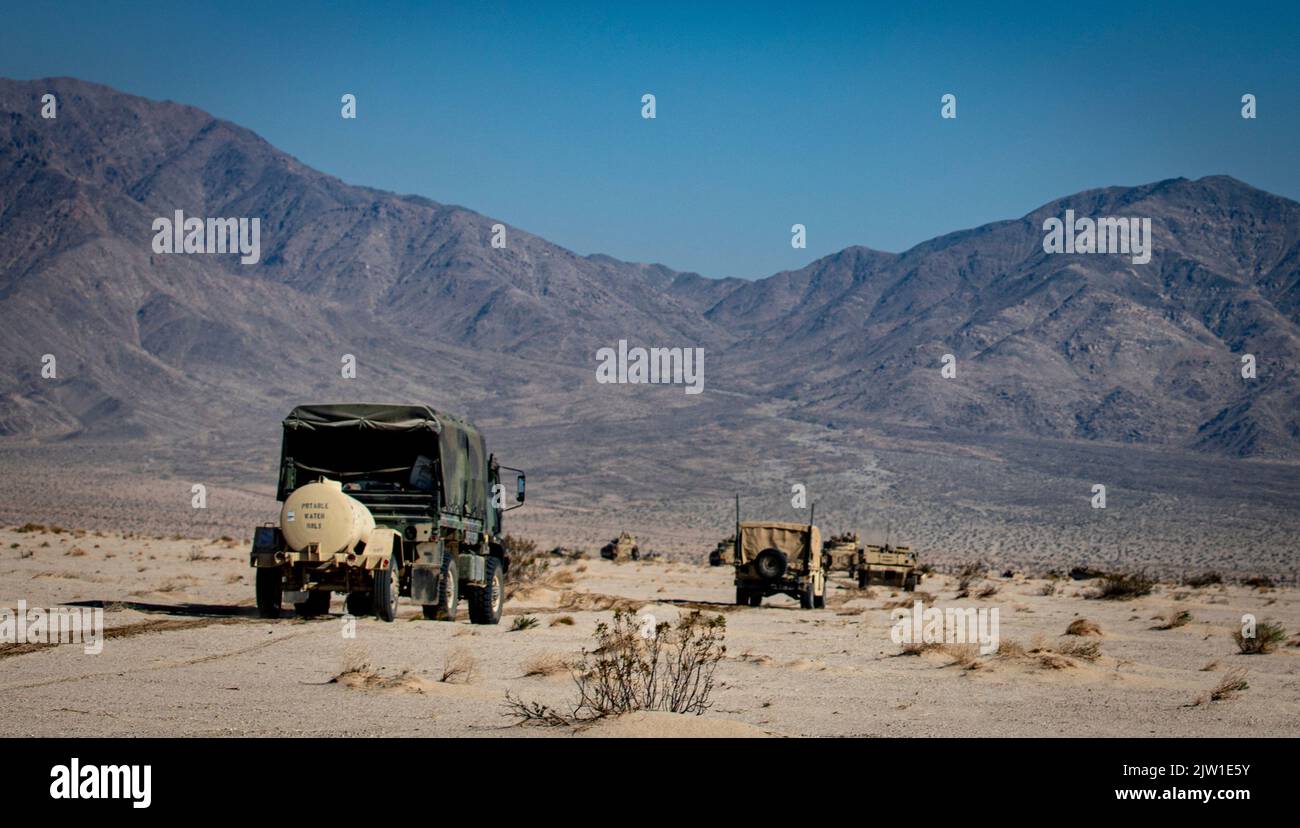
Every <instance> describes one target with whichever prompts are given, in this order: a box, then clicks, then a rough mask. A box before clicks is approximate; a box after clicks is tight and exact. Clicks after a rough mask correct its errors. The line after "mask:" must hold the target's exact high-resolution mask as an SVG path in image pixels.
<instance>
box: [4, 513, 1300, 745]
mask: <svg viewBox="0 0 1300 828" xmlns="http://www.w3.org/2000/svg"><path fill="white" fill-rule="evenodd" d="M250 575H251V570H250V569H249V568H248V562H247V555H246V552H245V549H244V546H243V543H242V541H233V540H232V541H225V542H223V541H220V540H214V541H194V540H185V539H163V538H150V537H128V536H123V535H121V534H107V533H97V532H89V533H87V532H84V531H80V530H79V531H78V532H76V533H73V532H67V531H62V532H59V533H54V532H51V531H49V530H45V531H39V530H38V531H29V532H18V531H15V530H14V529H4V530H0V606H3V607H10V608H12V607H15V606H17V602H18V601H19V600H23V601H26V602H27V604H28V606H30V607H48V606H54V605H58V604H61V603H65V602H77V601H83V602H84V601H94V602H104V605H105V607H106V612H105V623H106V626H107V627H108V629H109V634H108V638H107V640H106V641H105V642H104V649H103V652H102V653H100V654H99V655H88V654H85V653H84V652H83V651H82V648H81V647H80V646H77V645H61V646H58V647H22V646H13V645H0V690H2V691H3V692H4V698H5V704H4V705H3V708H0V736H29V735H39V736H62V735H70V736H180V735H190V736H213V735H216V736H220V735H259V736H261V735H267V736H294V735H311V736H324V735H363V736H404V735H411V736H447V735H451V736H461V735H478V736H530V737H533V736H561V735H563V736H569V735H579V736H721V737H742V736H767V735H776V736H1011V735H1030V736H1056V735H1066V736H1131V735H1146V734H1150V735H1168V736H1238V735H1264V736H1283V735H1285V736H1297V735H1300V647H1298V646H1295V645H1296V644H1297V643H1300V639H1297V638H1296V636H1295V633H1296V631H1297V630H1300V599H1298V598H1297V594H1296V592H1295V591H1294V590H1292V589H1289V588H1283V589H1252V588H1249V587H1245V586H1239V585H1231V586H1213V587H1208V588H1204V589H1190V588H1186V587H1179V586H1174V585H1169V584H1165V585H1161V586H1159V587H1157V589H1156V591H1155V593H1154V594H1152V595H1150V596H1147V597H1143V598H1138V599H1135V600H1130V601H1102V600H1095V599H1091V598H1089V597H1087V596H1088V595H1089V594H1090V593H1091V592H1092V591H1093V589H1094V588H1095V585H1094V583H1093V582H1088V581H1063V582H1059V589H1058V590H1057V592H1056V594H1053V595H1045V594H1043V592H1044V587H1045V585H1046V584H1047V583H1048V582H1047V581H1045V580H1039V579H1027V578H1024V577H1022V576H1013V577H1009V578H1008V577H998V576H989V577H987V578H985V579H984V581H983V582H982V583H981V584H980V587H981V588H983V587H991V586H995V587H997V591H996V593H995V594H992V595H989V596H988V597H986V598H982V599H980V598H962V599H957V598H955V594H956V589H957V585H956V581H955V579H954V578H951V577H948V576H935V577H933V578H931V579H930V580H928V581H927V582H926V583H924V584H923V585H922V587H921V590H922V593H919V594H920V595H921V597H922V598H927V597H928V598H931V599H933V600H934V601H935V602H936V603H937V605H938V606H941V607H943V606H963V607H965V606H975V607H989V608H991V607H997V608H998V609H999V612H1000V621H1001V640H1002V645H1003V646H1002V653H1001V654H999V655H988V656H983V657H978V658H974V659H970V658H965V657H964V654H963V653H961V652H958V651H954V650H941V649H936V650H931V651H928V652H925V653H923V654H920V655H908V654H902V648H900V646H899V645H897V644H895V643H894V642H893V641H891V640H890V635H889V632H890V626H891V621H890V612H889V605H890V604H891V603H895V602H899V601H906V602H909V603H910V599H911V598H912V597H913V596H911V595H908V594H905V593H894V592H893V591H892V590H890V589H889V588H887V587H879V586H877V587H873V588H872V589H871V590H869V591H861V590H857V589H855V588H853V587H852V586H851V584H850V583H849V582H848V581H847V580H845V579H840V580H838V581H837V583H836V585H835V587H834V589H833V591H832V593H831V594H830V597H829V600H828V607H827V608H826V609H823V610H811V611H802V610H799V609H798V608H797V607H796V605H795V604H794V602H793V601H791V600H789V599H787V598H784V597H777V598H770V599H768V600H767V601H766V602H765V603H764V606H763V607H761V608H737V607H735V606H733V605H732V598H733V589H732V585H731V577H730V571H729V570H728V569H725V568H716V569H714V568H709V567H706V566H699V565H693V564H688V563H681V562H667V561H664V562H659V561H654V562H640V563H631V562H628V563H611V562H606V561H601V560H581V561H556V562H555V563H554V564H553V566H552V567H551V569H550V570H548V571H547V573H546V574H545V575H544V576H543V579H542V581H541V582H540V583H539V584H538V585H537V586H536V587H534V588H533V589H531V590H530V591H527V592H525V593H523V594H520V595H517V596H515V597H514V598H513V599H512V600H511V601H510V602H509V603H508V604H507V606H506V613H507V617H506V618H505V619H504V620H503V623H502V624H501V625H499V626H495V627H482V626H473V625H471V624H469V622H468V619H467V618H466V617H465V612H464V606H463V605H462V613H461V617H460V619H459V620H458V621H457V622H456V623H445V622H434V621H425V620H423V619H422V618H421V617H420V613H419V609H418V607H415V606H413V605H411V604H409V603H408V602H406V601H405V600H404V602H403V605H402V611H401V617H400V618H399V619H398V621H397V622H396V623H392V624H385V623H382V622H380V621H378V620H376V619H374V618H364V619H360V620H358V621H357V623H356V626H355V638H353V639H348V638H346V637H345V636H344V629H345V623H344V619H343V617H342V615H343V607H342V603H343V602H342V599H341V597H340V596H336V597H335V600H334V604H333V607H332V610H333V613H332V615H331V616H329V617H326V618H322V619H313V620H304V619H298V618H295V617H293V613H292V611H287V612H286V614H285V617H284V618H282V619H280V620H277V621H264V620H261V619H258V618H257V617H256V614H255V612H254V610H253V608H252V604H253V600H252V599H253V595H252V585H251V579H250ZM614 607H626V608H630V609H636V610H637V611H639V612H641V613H650V614H653V615H654V616H655V617H656V618H657V619H660V620H670V619H672V618H674V617H676V616H677V614H678V613H681V612H684V611H690V610H691V609H693V608H700V609H704V610H707V611H711V612H719V613H722V614H724V616H725V617H726V621H727V657H726V658H725V660H724V661H723V662H722V663H721V664H720V666H719V668H718V672H717V678H718V681H719V687H718V689H717V691H716V693H715V694H714V699H713V701H714V706H713V708H712V709H711V710H710V711H709V712H708V714H706V715H705V716H703V717H699V718H697V717H687V716H679V715H674V714H665V713H647V714H636V715H634V716H627V717H623V718H621V719H617V720H611V721H605V722H602V723H600V724H598V725H596V726H594V727H589V728H585V729H580V730H576V731H575V730H573V729H570V728H565V727H558V728H557V727H539V726H517V725H516V724H515V723H514V722H513V720H512V719H511V718H510V717H509V716H508V715H507V711H506V709H505V707H504V706H503V701H504V698H505V694H506V691H510V692H512V693H513V694H514V695H516V696H519V697H522V698H525V699H532V700H538V701H542V702H546V703H551V704H564V703H565V702H566V701H568V700H569V699H571V697H572V689H573V688H572V684H571V680H570V678H569V677H568V674H567V673H566V672H565V671H564V670H559V671H558V672H553V673H551V674H550V675H534V676H525V673H526V672H530V671H529V669H528V668H529V667H530V666H532V665H534V664H535V663H537V662H542V663H545V662H547V661H550V662H560V661H563V660H565V659H570V658H573V657H575V656H576V655H577V654H578V653H579V652H580V650H581V649H582V648H583V647H584V646H589V645H590V642H591V633H592V630H593V628H594V626H595V624H596V622H597V621H598V620H603V619H608V618H609V617H610V615H611V611H612V609H613V608H614ZM1179 611H1187V612H1189V613H1191V619H1190V621H1188V622H1187V623H1185V624H1183V625H1182V626H1178V627H1174V628H1172V629H1158V627H1160V626H1162V623H1161V621H1160V620H1159V618H1160V617H1163V616H1166V615H1168V614H1169V613H1171V612H1179ZM1243 613H1253V614H1255V615H1256V616H1257V617H1259V618H1260V619H1276V620H1278V621H1280V622H1281V623H1282V624H1283V625H1284V626H1285V627H1286V629H1287V631H1288V634H1289V636H1290V637H1289V643H1286V644H1283V645H1282V646H1280V647H1279V648H1278V649H1277V650H1276V651H1275V652H1273V653H1271V654H1267V655H1241V654H1239V653H1238V649H1237V646H1236V644H1235V643H1234V642H1233V640H1232V632H1233V630H1234V629H1236V628H1237V627H1238V626H1239V624H1240V619H1241V616H1242V614H1243ZM521 614H529V615H533V616H535V617H536V618H537V619H538V621H539V623H538V625H537V626H536V627H534V628H532V629H527V630H523V631H516V632H511V631H510V623H511V621H512V620H513V617H515V616H518V615H521ZM1080 618H1087V619H1090V620H1092V621H1094V622H1096V623H1097V624H1098V625H1099V626H1100V628H1101V631H1102V635H1101V637H1100V638H1090V639H1089V640H1096V641H1099V642H1100V652H1101V655H1100V658H1097V659H1096V660H1088V659H1086V658H1082V657H1077V656H1068V655H1061V654H1060V651H1061V650H1064V649H1067V646H1066V645H1067V642H1070V641H1077V640H1080V639H1079V637H1074V636H1063V635H1062V634H1063V633H1064V632H1065V630H1066V627H1067V626H1069V625H1070V623H1071V622H1072V621H1075V620H1077V619H1080ZM560 619H572V622H573V623H572V624H567V623H563V622H562V621H561V620H560ZM1034 650H1038V652H1032V651H1034ZM1021 651H1024V652H1021ZM458 664H460V665H465V664H468V665H472V670H471V671H470V673H469V674H468V675H467V676H466V675H463V674H461V675H455V676H452V677H451V680H450V681H443V680H441V679H442V677H443V674H444V672H446V671H447V668H448V667H449V666H454V665H458ZM1236 668H1245V669H1246V670H1247V671H1248V674H1247V679H1248V682H1249V685H1250V686H1249V689H1247V690H1245V691H1243V692H1241V693H1240V694H1239V695H1238V696H1237V697H1236V698H1232V699H1229V700H1224V701H1215V702H1208V703H1204V704H1199V705H1197V704H1193V702H1194V701H1195V700H1196V699H1197V698H1198V697H1200V696H1202V695H1203V694H1204V693H1205V692H1206V691H1208V690H1209V689H1210V688H1212V687H1213V686H1214V685H1215V684H1216V683H1218V682H1219V680H1220V679H1222V678H1223V676H1224V675H1225V674H1226V673H1227V672H1228V671H1230V670H1233V669H1236ZM543 672H544V671H543Z"/></svg>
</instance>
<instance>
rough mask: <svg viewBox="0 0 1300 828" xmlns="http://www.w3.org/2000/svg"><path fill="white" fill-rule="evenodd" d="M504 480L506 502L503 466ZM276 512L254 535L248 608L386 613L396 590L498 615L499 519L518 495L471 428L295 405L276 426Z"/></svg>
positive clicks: (430, 416)
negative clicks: (333, 602)
mask: <svg viewBox="0 0 1300 828" xmlns="http://www.w3.org/2000/svg"><path fill="white" fill-rule="evenodd" d="M503 471H504V472H507V473H508V474H513V475H514V476H515V494H514V500H515V503H514V504H513V505H511V506H506V505H505V503H504V501H505V495H504V488H503V486H502V484H501V475H502V472H503ZM276 499H277V500H279V501H280V502H281V504H282V505H281V509H280V520H279V522H278V524H277V523H272V524H267V525H264V526H259V527H257V529H256V530H255V531H254V534H253V548H252V552H251V554H250V563H251V564H252V566H253V567H254V568H255V569H256V595H257V610H258V613H259V614H260V615H261V616H262V617H263V618H278V617H279V615H280V611H281V604H282V602H283V601H285V600H288V601H289V602H291V603H292V604H293V605H294V609H295V610H296V611H297V613H298V614H299V615H302V616H312V615H320V614H323V613H326V612H328V611H329V605H330V596H331V594H332V593H334V592H340V593H343V594H345V595H346V596H347V599H346V607H347V610H348V612H349V613H351V614H353V615H366V614H369V613H371V612H373V613H374V614H375V615H376V616H378V617H379V618H380V619H382V620H384V621H392V620H393V619H394V618H396V617H397V604H398V597H399V596H409V597H410V598H411V600H412V601H414V602H415V603H418V604H420V606H421V607H422V608H423V612H424V616H425V617H426V618H430V619H438V620H445V621H454V620H455V618H456V611H457V608H458V607H459V604H460V599H461V598H462V596H463V597H464V598H465V599H466V600H467V602H468V603H469V617H470V620H471V621H472V622H474V623H475V624H495V623H497V622H498V621H500V620H501V609H502V606H503V604H504V602H505V574H506V570H507V569H508V568H509V566H510V559H509V558H508V557H507V555H506V552H505V549H504V547H503V546H502V543H501V537H502V529H501V516H502V514H503V513H504V512H507V511H509V510H511V509H514V508H518V507H519V506H520V505H522V504H523V502H524V473H523V472H522V471H520V470H519V469H512V468H510V467H508V466H502V465H500V464H499V463H498V462H497V459H496V458H495V457H494V456H493V455H491V454H488V453H487V447H486V444H485V442H484V440H483V437H482V435H481V434H480V433H479V432H478V429H476V428H475V427H474V426H473V425H472V424H471V423H469V422H467V421H466V420H463V419H460V418H459V417H456V416H454V415H451V414H446V413H443V412H440V411H435V410H434V409H432V408H430V407H428V406H424V405H375V404H352V403H348V404H338V405H302V406H298V407H297V408H295V409H293V411H291V412H290V413H289V416H288V417H286V418H285V420H284V422H283V439H282V443H281V448H280V474H279V481H278V484H277V488H276Z"/></svg>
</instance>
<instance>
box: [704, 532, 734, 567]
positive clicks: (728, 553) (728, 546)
mask: <svg viewBox="0 0 1300 828" xmlns="http://www.w3.org/2000/svg"><path fill="white" fill-rule="evenodd" d="M735 559H736V536H735V535H732V536H731V537H729V538H724V539H722V540H720V541H718V545H717V546H715V547H714V548H713V551H712V552H710V553H709V566H722V565H723V564H730V563H732V562H733V561H735Z"/></svg>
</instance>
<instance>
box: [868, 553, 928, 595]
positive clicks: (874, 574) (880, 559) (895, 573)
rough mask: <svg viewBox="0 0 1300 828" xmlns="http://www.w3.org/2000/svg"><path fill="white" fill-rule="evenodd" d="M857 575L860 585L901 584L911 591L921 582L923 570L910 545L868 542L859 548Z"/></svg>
mask: <svg viewBox="0 0 1300 828" xmlns="http://www.w3.org/2000/svg"><path fill="white" fill-rule="evenodd" d="M856 570H857V571H856V575H857V579H858V586H859V587H866V586H867V585H868V584H871V583H878V584H887V585H890V586H901V587H902V588H903V589H904V590H906V591H908V592H911V591H912V590H914V589H916V585H917V584H919V583H921V578H922V577H923V576H922V574H921V571H920V570H919V569H917V568H916V553H915V552H913V551H912V548H911V547H910V546H891V545H889V544H888V543H886V544H885V545H884V546H875V545H872V544H867V545H866V546H864V547H862V548H861V549H859V550H858V560H857V567H856Z"/></svg>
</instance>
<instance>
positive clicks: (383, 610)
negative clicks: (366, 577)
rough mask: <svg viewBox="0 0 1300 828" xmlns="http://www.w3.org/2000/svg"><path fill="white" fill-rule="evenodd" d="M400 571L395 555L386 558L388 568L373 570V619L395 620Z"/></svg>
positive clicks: (400, 577)
mask: <svg viewBox="0 0 1300 828" xmlns="http://www.w3.org/2000/svg"><path fill="white" fill-rule="evenodd" d="M401 579H402V570H401V568H400V566H399V564H398V561H397V555H391V556H390V557H389V558H388V566H387V567H386V568H384V569H376V570H375V592H374V601H375V617H376V618H378V619H379V620H380V621H395V620H397V594H398V591H399V589H400V586H401Z"/></svg>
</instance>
